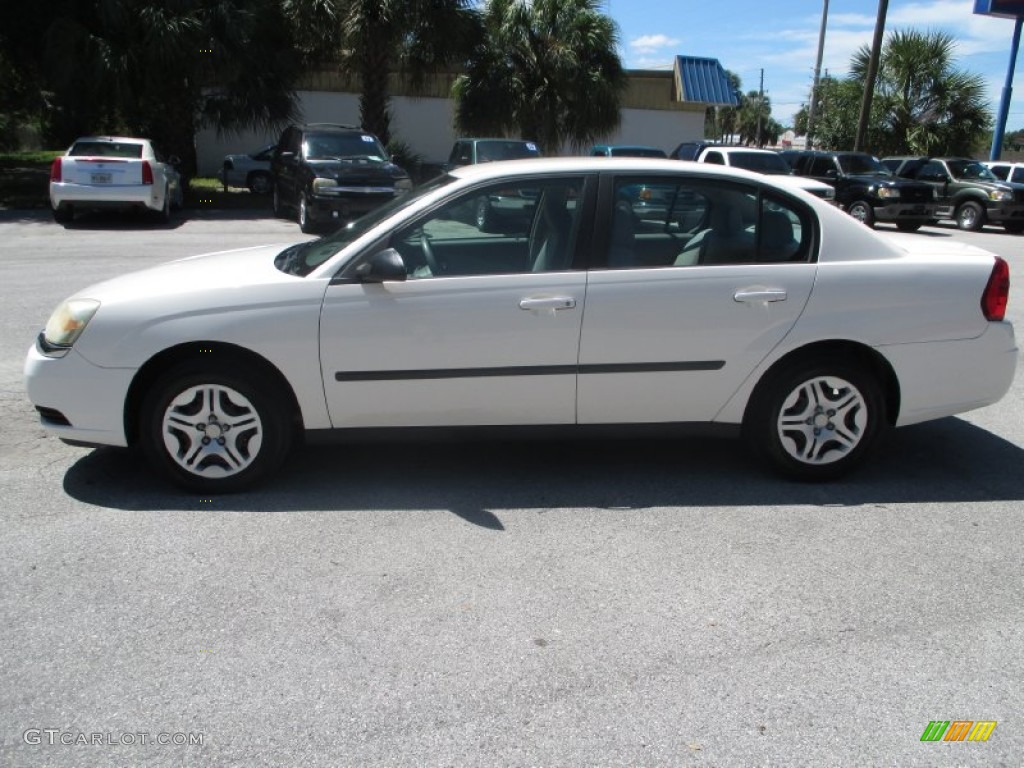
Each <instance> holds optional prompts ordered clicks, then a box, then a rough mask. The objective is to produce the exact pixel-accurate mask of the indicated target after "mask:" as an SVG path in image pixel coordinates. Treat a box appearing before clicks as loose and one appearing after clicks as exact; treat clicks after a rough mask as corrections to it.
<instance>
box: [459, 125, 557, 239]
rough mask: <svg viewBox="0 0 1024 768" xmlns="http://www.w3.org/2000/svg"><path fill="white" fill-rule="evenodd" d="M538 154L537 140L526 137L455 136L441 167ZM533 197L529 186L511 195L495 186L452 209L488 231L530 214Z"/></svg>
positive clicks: (519, 158)
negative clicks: (492, 190) (457, 209)
mask: <svg viewBox="0 0 1024 768" xmlns="http://www.w3.org/2000/svg"><path fill="white" fill-rule="evenodd" d="M538 157H540V149H539V148H538V146H537V144H536V142H533V141H527V140H525V139H501V138H466V139H458V140H456V142H455V143H454V144H453V145H452V151H451V152H450V153H449V155H448V162H447V163H446V164H445V165H444V170H446V171H448V170H452V169H454V168H461V167H463V166H465V165H476V164H478V163H492V162H497V161H501V160H530V159H536V158H538ZM534 198H535V195H533V194H532V192H531V191H530V190H528V189H527V190H521V191H520V192H519V193H517V194H514V195H508V194H503V190H495V191H494V192H493V193H491V194H488V195H481V196H480V197H478V198H476V200H473V201H472V203H471V204H467V205H465V206H464V207H463V208H462V209H461V210H459V211H456V212H454V213H456V214H457V215H459V216H460V217H462V218H464V219H466V220H467V221H471V222H474V223H475V224H476V226H477V228H478V229H479V230H480V231H481V232H490V231H492V230H495V229H501V228H503V227H506V226H515V222H516V221H517V220H518V221H522V219H523V217H524V216H529V215H530V212H531V210H532V207H533V204H534Z"/></svg>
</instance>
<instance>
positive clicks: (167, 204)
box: [156, 187, 171, 224]
mask: <svg viewBox="0 0 1024 768" xmlns="http://www.w3.org/2000/svg"><path fill="white" fill-rule="evenodd" d="M156 218H157V221H158V222H159V223H161V224H170V223H171V188H170V187H165V188H164V205H163V207H162V208H161V209H160V210H159V211H157V212H156Z"/></svg>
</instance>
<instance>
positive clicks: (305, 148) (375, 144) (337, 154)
mask: <svg viewBox="0 0 1024 768" xmlns="http://www.w3.org/2000/svg"><path fill="white" fill-rule="evenodd" d="M302 155H303V157H305V158H306V159H307V160H341V159H344V158H347V157H368V158H370V159H372V160H380V161H381V162H383V161H384V160H385V159H387V156H388V153H387V152H386V151H385V150H384V147H382V146H381V144H380V142H379V141H377V139H376V138H375V137H374V136H371V135H370V134H368V133H311V134H307V135H306V140H305V141H304V142H302Z"/></svg>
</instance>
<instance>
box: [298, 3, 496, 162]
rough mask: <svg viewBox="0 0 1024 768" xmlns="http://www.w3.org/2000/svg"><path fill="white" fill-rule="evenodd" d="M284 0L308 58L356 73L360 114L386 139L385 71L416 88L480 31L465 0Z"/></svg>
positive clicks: (457, 60)
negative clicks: (398, 75)
mask: <svg viewBox="0 0 1024 768" xmlns="http://www.w3.org/2000/svg"><path fill="white" fill-rule="evenodd" d="M283 1H284V4H285V8H286V12H287V13H288V14H289V16H290V17H291V18H292V20H293V24H294V25H295V26H296V28H297V29H298V30H299V31H300V34H303V35H304V36H303V39H302V40H301V41H300V47H301V48H302V49H303V51H304V52H305V53H306V54H307V56H308V57H309V58H310V59H313V60H317V59H319V60H320V61H321V62H322V61H324V60H326V59H334V60H335V61H336V62H337V63H338V64H339V66H340V67H342V68H343V69H345V70H349V71H352V72H355V73H356V74H358V75H359V78H360V88H361V92H360V97H359V118H360V120H361V121H362V125H363V126H364V127H365V128H366V129H367V130H369V131H372V132H373V133H375V134H376V135H377V136H378V138H380V139H381V141H383V142H384V143H385V144H387V143H389V142H390V140H391V138H392V137H391V114H390V108H389V105H390V102H391V96H390V78H391V75H392V74H393V73H395V72H399V73H402V74H404V75H406V76H407V77H408V79H409V82H410V83H411V85H412V86H413V87H414V88H415V87H416V86H418V85H420V84H422V82H423V80H424V76H425V75H426V73H428V72H429V71H430V70H432V69H436V68H438V67H441V66H446V65H451V64H461V63H462V62H463V61H464V60H465V58H466V56H467V55H468V53H469V51H470V50H471V49H472V47H473V45H475V44H476V42H477V41H478V40H479V39H480V36H481V30H480V17H479V14H478V13H477V12H476V9H475V8H474V5H475V3H474V2H473V1H472V0H283Z"/></svg>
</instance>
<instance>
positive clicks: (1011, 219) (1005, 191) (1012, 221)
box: [882, 157, 1024, 233]
mask: <svg viewBox="0 0 1024 768" xmlns="http://www.w3.org/2000/svg"><path fill="white" fill-rule="evenodd" d="M882 162H883V163H885V165H886V167H888V168H889V169H890V170H891V171H892V172H893V173H895V174H896V175H897V176H902V177H904V178H907V179H916V180H917V181H921V182H924V183H925V184H928V185H929V186H931V187H932V188H933V189H934V190H935V198H936V201H937V202H938V207H937V208H936V211H935V218H937V219H952V220H953V221H955V222H956V225H957V226H958V227H959V228H960V229H967V230H979V229H981V228H982V227H983V226H985V224H987V223H992V224H1001V225H1002V226H1003V229H1005V230H1006V231H1007V232H1014V233H1019V232H1024V184H1011V183H1010V182H1006V181H1002V180H1000V179H999V177H997V176H996V175H995V174H994V173H992V171H990V170H989V169H988V168H987V167H985V165H983V164H982V163H980V162H978V161H977V160H970V159H968V158H966V157H887V158H884V159H883V160H882Z"/></svg>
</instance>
